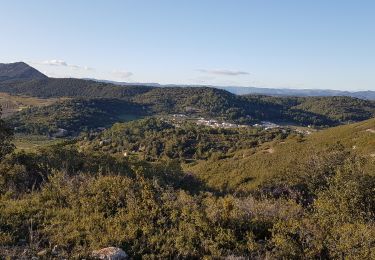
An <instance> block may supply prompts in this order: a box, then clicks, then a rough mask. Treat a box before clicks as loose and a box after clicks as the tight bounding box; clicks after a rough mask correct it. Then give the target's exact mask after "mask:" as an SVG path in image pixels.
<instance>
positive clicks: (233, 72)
mask: <svg viewBox="0 0 375 260" xmlns="http://www.w3.org/2000/svg"><path fill="white" fill-rule="evenodd" d="M197 71H199V72H202V73H207V74H214V75H224V76H240V75H249V74H250V73H249V72H246V71H240V70H225V69H212V70H207V69H198V70H197Z"/></svg>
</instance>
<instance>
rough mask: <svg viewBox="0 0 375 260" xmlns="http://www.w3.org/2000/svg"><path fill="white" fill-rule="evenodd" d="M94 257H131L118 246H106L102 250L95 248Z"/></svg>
mask: <svg viewBox="0 0 375 260" xmlns="http://www.w3.org/2000/svg"><path fill="white" fill-rule="evenodd" d="M92 257H93V258H95V259H104V260H124V259H129V258H128V255H127V254H126V253H125V252H124V250H122V249H121V248H118V247H106V248H102V249H100V250H95V251H93V252H92Z"/></svg>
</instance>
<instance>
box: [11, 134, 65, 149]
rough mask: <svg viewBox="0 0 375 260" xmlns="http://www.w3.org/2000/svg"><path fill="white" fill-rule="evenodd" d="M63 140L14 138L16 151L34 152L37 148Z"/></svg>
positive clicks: (35, 136)
mask: <svg viewBox="0 0 375 260" xmlns="http://www.w3.org/2000/svg"><path fill="white" fill-rule="evenodd" d="M64 140H65V139H61V138H59V139H56V138H55V139H53V138H48V137H46V136H42V135H21V134H17V135H15V136H14V142H13V143H14V145H15V146H16V151H22V150H23V151H26V152H35V151H36V150H37V149H38V148H41V147H43V146H48V145H52V144H57V143H59V142H63V141H64Z"/></svg>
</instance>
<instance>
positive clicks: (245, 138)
mask: <svg viewBox="0 0 375 260" xmlns="http://www.w3.org/2000/svg"><path fill="white" fill-rule="evenodd" d="M289 134H290V130H284V129H277V128H276V129H270V130H263V129H261V128H255V127H251V128H248V127H245V128H231V129H221V128H212V127H206V126H197V125H196V124H194V123H189V122H183V123H178V124H173V123H172V122H166V121H163V120H161V119H155V118H148V119H143V120H138V121H134V122H129V123H122V124H115V125H114V126H113V127H112V128H110V129H108V130H106V131H104V132H102V133H100V134H99V135H98V136H95V137H94V138H90V134H88V135H87V136H86V137H87V138H84V139H85V141H83V142H81V143H80V148H81V149H83V148H85V149H87V150H94V151H105V152H109V153H111V154H119V155H121V156H122V155H123V154H124V152H125V153H126V154H128V155H129V156H132V155H133V156H136V157H138V158H141V159H145V160H149V161H155V160H160V159H179V160H181V161H185V160H187V161H191V160H198V159H208V158H211V157H215V158H221V157H222V158H225V157H228V156H231V155H232V154H233V153H234V152H235V151H237V150H239V149H245V148H252V147H257V146H259V144H262V143H264V142H269V141H272V140H283V139H285V138H286V137H287V136H288V135H289ZM87 140H89V141H87Z"/></svg>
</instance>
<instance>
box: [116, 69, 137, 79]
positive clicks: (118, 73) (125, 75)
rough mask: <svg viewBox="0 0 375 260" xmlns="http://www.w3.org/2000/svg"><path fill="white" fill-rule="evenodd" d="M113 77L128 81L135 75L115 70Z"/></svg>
mask: <svg viewBox="0 0 375 260" xmlns="http://www.w3.org/2000/svg"><path fill="white" fill-rule="evenodd" d="M112 75H113V76H115V77H116V78H121V79H126V78H129V77H131V76H133V73H132V72H130V71H121V70H115V71H112Z"/></svg>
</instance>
